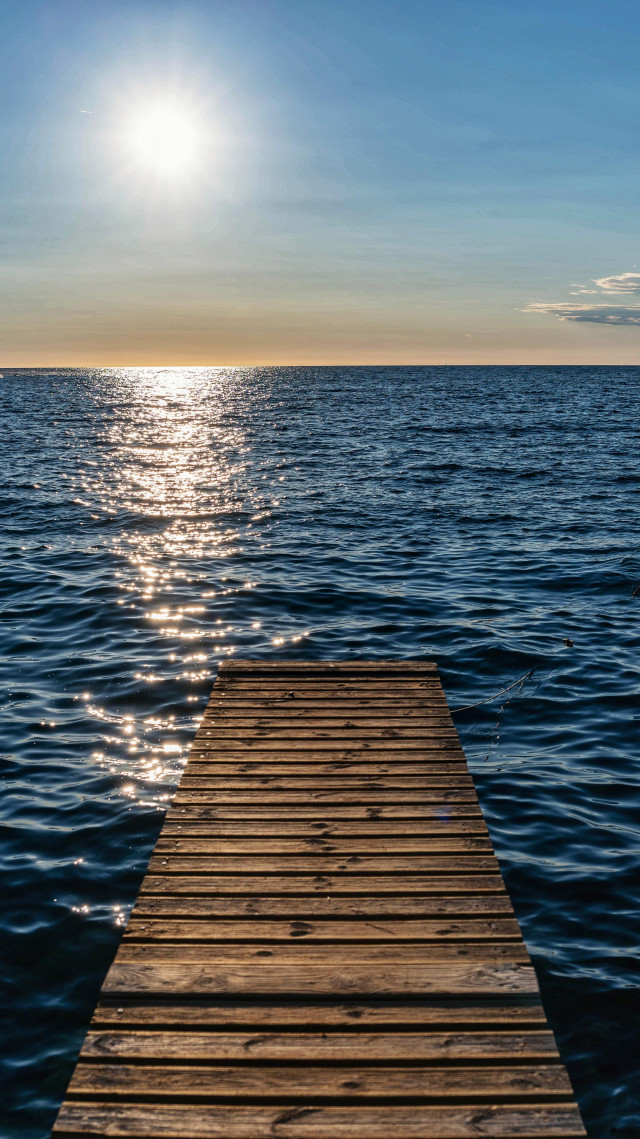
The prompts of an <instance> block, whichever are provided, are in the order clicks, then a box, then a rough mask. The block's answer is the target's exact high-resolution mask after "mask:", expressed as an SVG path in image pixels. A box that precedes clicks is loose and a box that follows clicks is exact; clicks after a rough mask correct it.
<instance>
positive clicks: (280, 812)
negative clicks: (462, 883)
mask: <svg viewBox="0 0 640 1139" xmlns="http://www.w3.org/2000/svg"><path fill="white" fill-rule="evenodd" d="M174 804H175V799H174ZM482 817H483V816H482V812H481V810H480V807H479V804H478V800H477V797H475V796H466V797H465V800H464V801H463V802H462V803H451V802H447V803H446V804H441V803H415V802H413V803H390V804H387V805H381V806H373V807H371V806H366V805H365V804H361V803H355V804H350V805H349V806H344V805H343V804H341V803H340V802H338V803H336V804H335V806H333V807H331V808H330V810H328V809H327V808H326V807H325V806H323V805H320V806H315V805H314V806H313V807H310V806H308V805H307V804H306V803H304V802H303V803H301V804H298V805H296V809H295V812H292V811H290V810H288V809H287V808H285V807H278V806H277V805H276V806H275V807H274V806H264V804H254V805H253V806H252V805H245V804H241V805H240V806H235V805H227V806H215V807H214V806H208V805H207V804H204V805H201V806H196V805H192V806H188V805H186V804H176V805H174V806H172V807H171V808H170V809H169V812H168V814H167V819H168V820H171V821H176V822H182V821H183V820H187V819H219V820H224V819H229V820H232V819H239V820H242V821H243V822H246V821H248V820H254V819H255V820H257V819H272V820H273V819H283V820H284V819H286V820H289V821H292V822H295V821H296V820H300V821H302V822H305V823H306V822H307V821H310V822H315V823H317V825H318V826H321V825H323V823H324V822H328V823H333V822H335V821H336V820H337V821H343V820H346V819H348V820H351V819H355V820H362V821H367V822H370V821H377V820H381V821H384V820H387V821H394V822H396V821H398V820H401V821H402V824H403V825H404V822H405V820H412V821H414V822H417V821H422V820H425V819H426V820H437V821H438V822H441V821H445V822H446V821H448V820H449V819H451V820H452V821H453V820H458V819H474V818H476V819H482Z"/></svg>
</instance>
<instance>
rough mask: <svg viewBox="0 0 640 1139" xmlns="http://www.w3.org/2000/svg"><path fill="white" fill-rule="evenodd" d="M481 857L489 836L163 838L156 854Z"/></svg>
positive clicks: (489, 851) (490, 850)
mask: <svg viewBox="0 0 640 1139" xmlns="http://www.w3.org/2000/svg"><path fill="white" fill-rule="evenodd" d="M316 852H324V853H325V854H336V855H338V854H340V855H342V854H363V855H374V854H376V855H384V856H389V855H397V854H423V855H427V854H438V855H442V854H452V853H453V854H462V853H465V854H467V853H468V854H472V853H475V852H480V853H482V854H490V855H493V847H492V846H491V842H490V839H489V837H488V836H486V837H482V838H479V837H475V836H472V837H466V836H462V837H460V838H449V837H443V836H441V835H436V836H435V837H428V838H423V837H413V838H412V837H408V838H402V837H400V836H394V837H393V838H391V837H389V836H387V837H382V838H379V837H376V838H369V837H364V836H363V837H362V838H335V837H334V838H331V837H330V836H328V835H325V834H323V835H318V834H317V833H316V834H315V835H311V836H309V837H308V838H251V839H250V838H239V837H238V838H219V837H218V836H217V835H216V836H211V837H208V838H195V837H192V836H190V835H183V836H181V837H179V838H172V837H166V838H165V837H164V836H163V835H161V836H160V838H159V839H158V841H157V843H156V848H155V853H156V855H161V854H185V855H191V854H243V855H244V854H310V853H311V854H313V853H316Z"/></svg>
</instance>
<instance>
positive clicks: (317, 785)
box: [180, 768, 473, 794]
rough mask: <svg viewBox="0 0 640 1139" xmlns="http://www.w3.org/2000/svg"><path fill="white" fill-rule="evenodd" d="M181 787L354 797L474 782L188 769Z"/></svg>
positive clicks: (460, 777) (459, 778)
mask: <svg viewBox="0 0 640 1139" xmlns="http://www.w3.org/2000/svg"><path fill="white" fill-rule="evenodd" d="M180 786H181V787H184V789H185V790H189V789H191V788H193V789H196V788H197V789H198V790H200V791H204V790H207V789H208V788H211V790H212V791H217V790H221V789H224V790H225V791H250V790H252V789H254V788H255V789H256V790H259V789H260V788H261V787H267V788H268V789H269V790H270V791H322V790H323V788H325V787H326V788H327V789H328V790H329V791H335V790H340V789H341V788H343V787H348V788H349V791H350V792H351V794H356V793H357V792H358V791H396V790H400V791H405V790H406V791H414V792H417V793H418V794H419V793H420V791H422V790H424V789H428V790H430V791H433V790H435V789H436V788H437V789H440V788H445V789H447V790H448V789H449V788H452V787H464V788H472V787H473V780H472V779H471V776H470V775H467V774H466V773H465V774H464V775H449V774H445V775H431V776H429V777H427V778H425V776H423V775H419V776H411V775H405V776H401V777H398V778H396V777H394V776H391V775H380V776H378V778H371V779H365V778H363V777H362V776H361V775H355V776H352V777H351V778H350V779H349V777H348V776H346V775H319V776H318V775H306V776H305V775H253V774H251V772H247V773H246V774H245V775H242V776H240V777H237V776H232V775H227V776H226V777H225V778H223V779H222V778H220V777H219V776H217V775H216V774H215V773H214V774H212V775H210V774H207V775H201V774H197V775H194V776H192V775H191V774H190V770H189V768H187V771H186V772H185V774H184V775H183V776H182V779H181V780H180Z"/></svg>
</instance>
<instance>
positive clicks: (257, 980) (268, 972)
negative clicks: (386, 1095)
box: [102, 946, 538, 1000]
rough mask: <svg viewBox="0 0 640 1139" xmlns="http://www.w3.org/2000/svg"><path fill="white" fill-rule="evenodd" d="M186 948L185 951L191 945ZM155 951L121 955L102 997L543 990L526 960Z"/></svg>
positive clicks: (525, 993)
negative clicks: (330, 959)
mask: <svg viewBox="0 0 640 1139" xmlns="http://www.w3.org/2000/svg"><path fill="white" fill-rule="evenodd" d="M127 948H130V949H133V948H134V947H133V946H131V947H127ZM180 948H181V949H183V950H186V949H187V948H188V946H180ZM483 948H484V947H483ZM122 952H123V950H122V949H121V950H120V953H122ZM157 953H159V950H154V957H151V955H147V957H148V959H147V960H145V961H129V960H120V959H118V958H117V959H116V961H115V962H114V963H113V965H112V966H111V968H110V970H109V972H108V973H107V977H106V980H105V982H104V986H103V989H102V992H103V995H105V996H107V995H109V996H111V995H113V996H118V995H119V994H125V993H129V994H135V993H138V994H143V993H145V994H148V995H157V996H164V995H171V994H175V995H178V994H182V995H191V996H193V997H204V996H220V994H221V993H228V994H230V995H234V994H235V995H239V994H241V993H243V994H247V995H248V994H253V995H257V994H261V995H265V996H270V995H271V994H275V993H281V994H284V993H286V994H288V995H290V996H296V995H297V994H302V995H306V996H309V995H311V994H313V995H315V996H329V997H331V996H333V997H336V996H339V997H348V996H351V997H355V998H356V999H358V1000H362V999H363V998H364V997H367V996H372V997H373V996H399V995H403V996H409V995H414V996H431V997H434V996H439V997H443V998H444V997H477V998H480V997H482V998H484V999H485V1000H491V999H495V998H504V997H505V996H507V995H509V994H510V995H512V996H514V997H519V998H522V997H533V996H537V995H538V987H537V982H536V978H535V973H534V971H533V968H532V967H531V966H527V965H524V964H522V963H521V962H511V961H494V962H480V961H471V960H469V959H466V960H461V961H455V960H452V961H440V962H436V961H429V962H427V963H426V964H421V963H420V962H418V961H411V962H409V963H397V962H396V963H393V962H391V961H388V962H386V963H385V962H380V963H376V962H372V961H363V962H361V963H360V965H358V964H354V965H352V966H349V965H344V964H343V963H342V962H337V963H335V964H330V965H326V964H325V965H323V964H320V963H317V962H304V963H302V962H301V963H299V964H296V963H295V962H293V961H287V962H286V964H285V965H283V964H276V963H274V962H273V961H268V960H260V961H259V962H258V961H255V960H254V961H247V962H244V963H243V962H239V963H238V964H233V963H232V962H228V963H226V964H223V963H222V962H220V961H219V960H218V961H215V962H212V963H211V964H207V963H206V962H192V961H186V962H183V963H182V964H180V963H174V962H171V961H158V960H156V959H155V954H157ZM142 956H144V954H143V955H142Z"/></svg>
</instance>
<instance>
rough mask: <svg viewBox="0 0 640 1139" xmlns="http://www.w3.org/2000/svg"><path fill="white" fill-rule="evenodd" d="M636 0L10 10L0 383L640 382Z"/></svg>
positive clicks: (239, 1)
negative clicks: (636, 370)
mask: <svg viewBox="0 0 640 1139" xmlns="http://www.w3.org/2000/svg"><path fill="white" fill-rule="evenodd" d="M639 23H640V10H639V9H638V5H637V3H635V2H632V0H610V2H609V4H608V5H607V7H606V9H605V8H603V6H602V4H600V3H597V4H596V3H595V0H584V2H582V3H578V2H577V0H536V3H535V4H518V3H514V2H513V0H499V2H487V0H447V3H446V4H445V3H442V0H422V2H419V3H416V2H413V0H395V2H391V0H348V2H345V0H341V2H335V0H229V2H226V0H225V2H219V0H195V2H191V3H177V2H169V0H142V2H137V0H126V2H122V3H121V2H119V0H116V2H114V0H101V2H100V3H89V2H87V0H73V2H65V0H57V2H54V0H44V2H42V0H39V2H34V0H22V3H20V4H17V3H14V2H13V0H11V2H9V3H7V2H5V3H2V4H1V5H0V33H1V40H2V44H3V48H4V50H3V63H2V69H1V70H0V100H1V103H2V113H1V116H0V139H1V148H0V200H1V206H2V209H1V213H0V240H1V243H2V260H3V269H2V278H1V284H0V291H1V302H2V303H1V307H0V366H1V365H4V366H9V365H12V364H13V365H14V366H19V365H24V366H28V365H34V366H36V365H38V364H41V365H54V364H69V365H73V364H76V365H81V364H96V365H98V364H113V365H115V364H122V365H127V364H150V365H151V364H254V363H255V364H258V363H290V364H295V363H301V364H303V363H377V362H386V363H427V364H428V363H526V362H531V363H638V362H640V272H638V271H637V270H638V266H639V265H640V253H638V231H639V229H640V216H639V214H638V131H639V129H640V128H639V127H638V123H639V122H640V113H639V111H640V83H639V81H638V72H637V44H638V26H639Z"/></svg>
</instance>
